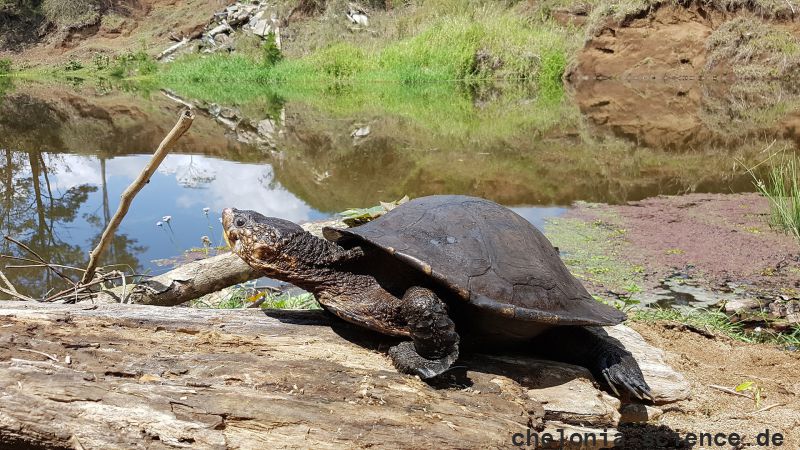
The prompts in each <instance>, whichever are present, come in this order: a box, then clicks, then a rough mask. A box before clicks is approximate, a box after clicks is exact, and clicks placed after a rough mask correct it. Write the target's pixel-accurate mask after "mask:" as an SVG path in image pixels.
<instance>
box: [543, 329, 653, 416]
mask: <svg viewBox="0 0 800 450" xmlns="http://www.w3.org/2000/svg"><path fill="white" fill-rule="evenodd" d="M537 344H538V346H539V348H541V349H542V352H543V353H545V354H546V355H547V356H548V357H549V358H551V359H553V360H556V361H562V362H566V363H571V364H577V365H580V366H583V367H586V368H587V369H589V371H590V372H592V376H594V378H595V379H596V380H597V381H599V382H600V383H601V384H605V385H606V386H607V387H608V388H609V389H610V390H611V391H612V392H614V393H615V394H617V396H619V395H620V394H624V395H628V396H633V397H635V398H637V399H639V400H643V401H647V400H649V401H652V400H653V396H652V393H651V392H650V386H648V385H647V382H646V381H645V380H644V375H643V374H642V370H641V369H640V368H639V364H638V363H637V362H636V359H634V357H633V355H632V354H631V353H630V352H629V351H628V350H626V349H625V348H624V347H623V346H622V344H620V343H619V342H618V341H617V340H616V339H614V338H612V337H610V336H608V334H607V333H606V332H605V331H603V329H602V328H600V327H555V328H552V329H550V330H548V331H546V332H545V333H544V334H543V335H542V336H540V337H539V338H537Z"/></svg>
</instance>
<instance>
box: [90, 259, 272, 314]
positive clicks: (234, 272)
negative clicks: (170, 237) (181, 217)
mask: <svg viewBox="0 0 800 450" xmlns="http://www.w3.org/2000/svg"><path fill="white" fill-rule="evenodd" d="M260 276H262V275H261V274H260V273H259V272H258V271H256V270H254V269H253V268H252V267H250V266H248V265H247V264H246V263H245V262H244V261H242V259H241V258H239V257H238V256H236V255H235V254H233V253H223V254H221V255H217V256H213V257H211V258H206V259H201V260H199V261H192V262H190V263H187V264H184V265H181V266H178V267H176V268H175V269H173V270H170V271H169V272H166V273H164V274H161V275H158V276H155V277H152V278H148V279H146V280H144V281H142V282H140V283H138V284H135V285H128V286H118V287H116V288H114V289H110V290H107V291H102V292H99V293H98V294H97V295H95V296H93V297H90V298H88V299H86V300H85V301H84V302H83V303H86V302H87V301H95V302H100V303H140V304H143V305H157V306H175V305H180V304H181V303H185V302H188V301H189V300H194V299H196V298H199V297H202V296H204V295H206V294H210V293H212V292H217V291H219V290H221V289H224V288H226V287H229V286H233V285H235V284H239V283H244V282H245V281H248V280H254V279H257V278H259V277H260Z"/></svg>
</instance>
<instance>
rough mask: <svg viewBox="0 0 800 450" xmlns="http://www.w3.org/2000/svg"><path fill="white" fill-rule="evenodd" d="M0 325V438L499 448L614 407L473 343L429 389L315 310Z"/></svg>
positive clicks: (56, 315)
mask: <svg viewBox="0 0 800 450" xmlns="http://www.w3.org/2000/svg"><path fill="white" fill-rule="evenodd" d="M0 327H2V329H3V333H2V337H0V391H1V392H3V394H2V395H0V448H20V447H24V446H32V447H45V448H84V449H90V448H98V449H99V448H184V447H187V448H188V447H192V448H220V449H221V448H229V447H232V448H297V447H301V448H353V447H372V446H382V447H386V448H430V447H433V448H452V447H464V448H507V447H509V446H510V445H509V444H510V442H511V439H512V436H513V435H514V434H515V433H523V434H525V433H526V432H527V429H528V427H534V429H535V430H538V431H541V430H543V429H547V430H551V431H553V432H555V429H557V428H564V429H566V430H567V432H569V430H574V431H579V432H582V433H583V432H596V433H600V432H602V431H603V430H602V429H603V428H608V433H609V435H610V436H611V437H612V438H613V436H614V433H615V432H616V431H615V426H616V425H617V424H618V422H619V418H620V415H619V413H618V412H617V409H618V408H619V401H618V400H617V399H615V398H613V397H610V396H608V395H607V394H605V393H604V392H601V391H599V390H597V389H596V387H595V385H594V384H593V382H592V381H591V378H590V375H589V374H588V373H587V371H586V370H585V369H582V368H578V367H574V366H569V365H565V364H558V363H552V362H548V361H539V360H536V359H533V358H530V357H522V356H508V355H506V356H490V355H473V356H471V357H468V358H467V359H466V360H465V361H464V365H465V366H467V367H468V372H467V376H468V378H469V380H470V383H469V384H470V385H469V386H451V387H448V388H438V389H437V388H434V387H432V386H429V385H428V384H426V383H424V382H422V381H421V380H419V379H417V378H416V377H411V376H407V375H402V374H398V373H397V372H396V371H395V370H394V368H393V367H392V365H391V362H390V361H389V359H388V358H387V356H386V355H385V353H384V350H385V349H387V348H388V346H389V345H391V343H392V342H391V340H390V339H389V338H384V337H382V336H379V335H375V334H372V333H370V332H367V331H363V330H361V329H359V328H355V327H350V326H349V325H347V324H345V323H343V322H341V321H338V320H335V319H332V318H330V317H329V316H328V315H326V314H325V313H323V312H320V311H313V312H311V311H309V312H291V311H275V310H269V311H261V310H252V309H249V310H198V309H186V308H179V309H177V308H160V307H153V306H141V305H121V304H101V305H89V304H87V303H81V304H77V305H58V304H36V303H31V302H0ZM633 333H634V334H635V332H633ZM341 336H347V337H348V338H347V339H344V338H342V337H341ZM636 336H638V334H637V335H636ZM617 338H619V337H617ZM638 339H639V340H641V337H638ZM353 341H355V342H357V343H358V344H357V343H354V342H353ZM365 342H369V343H371V345H370V347H371V348H365V347H364V346H362V345H359V344H361V343H365ZM641 343H642V344H643V341H642V342H641ZM626 345H627V343H626ZM643 345H645V346H646V345H647V344H643ZM631 350H632V351H633V352H637V350H636V349H631ZM639 353H641V352H639ZM639 353H635V354H639ZM651 363H652V364H651V365H650V366H651V367H652V366H653V365H657V364H658V361H651ZM661 364H662V365H663V362H662V363H661ZM642 367H643V368H645V369H646V367H647V365H646V364H645V365H643V366H642ZM645 376H646V377H648V382H649V383H650V384H651V386H653V388H654V391H659V390H661V389H662V388H661V387H660V386H659V385H658V383H657V381H658V380H655V379H653V378H651V374H650V373H647V372H646V373H645ZM683 383H684V384H685V382H683ZM543 421H544V425H543ZM598 447H599V445H598Z"/></svg>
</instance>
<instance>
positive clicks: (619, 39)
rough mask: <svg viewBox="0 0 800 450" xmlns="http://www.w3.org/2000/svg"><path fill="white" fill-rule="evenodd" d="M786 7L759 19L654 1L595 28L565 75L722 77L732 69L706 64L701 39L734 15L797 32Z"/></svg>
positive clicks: (756, 14) (705, 5)
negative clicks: (767, 19)
mask: <svg viewBox="0 0 800 450" xmlns="http://www.w3.org/2000/svg"><path fill="white" fill-rule="evenodd" d="M790 7H791V4H789V3H787V5H786V7H785V8H783V7H781V9H780V10H778V11H775V12H773V13H772V14H773V15H774V17H775V18H773V19H772V20H769V21H763V19H762V17H764V13H763V12H761V11H750V10H747V9H738V10H736V11H725V10H721V9H719V8H717V7H715V6H713V5H711V4H710V3H705V2H689V3H688V5H686V6H683V5H676V4H674V3H672V2H661V3H657V2H654V4H653V5H651V8H652V9H651V10H643V11H638V12H632V13H631V14H630V15H628V16H627V17H624V18H622V19H609V20H607V21H606V22H605V23H604V24H603V25H602V26H598V27H596V30H593V33H592V35H591V37H590V39H588V40H587V42H586V44H585V46H584V48H583V50H582V51H581V52H579V54H578V58H577V61H576V63H575V64H574V65H573V67H572V68H571V69H570V71H569V72H568V73H567V78H569V79H570V80H571V81H573V82H580V81H581V80H586V79H607V78H617V79H686V78H702V77H714V78H727V77H729V76H731V74H732V70H733V67H732V64H731V63H730V62H726V61H721V62H720V63H718V64H715V65H714V66H713V67H707V63H708V60H709V50H708V48H707V41H708V38H709V36H711V34H712V32H714V31H715V30H717V29H719V27H720V26H721V25H722V24H723V23H725V22H727V21H729V20H732V19H734V18H752V19H753V20H756V21H757V22H759V23H765V24H766V23H768V24H769V26H772V27H775V29H778V30H785V31H788V32H790V33H791V34H793V35H794V36H800V27H798V26H797V24H796V23H795V22H793V21H792V19H791V18H792V16H793V15H794V10H793V9H790ZM792 8H793V7H792ZM765 26H766V25H765Z"/></svg>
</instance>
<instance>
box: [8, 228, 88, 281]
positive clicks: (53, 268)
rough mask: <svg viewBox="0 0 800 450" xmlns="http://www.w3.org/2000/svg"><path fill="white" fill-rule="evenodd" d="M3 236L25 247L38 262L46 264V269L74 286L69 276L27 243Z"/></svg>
mask: <svg viewBox="0 0 800 450" xmlns="http://www.w3.org/2000/svg"><path fill="white" fill-rule="evenodd" d="M5 238H6V240H7V241H10V242H13V243H15V244H17V245H18V246H20V247H22V248H23V249H25V250H26V251H27V252H28V253H30V254H31V255H33V256H34V257H36V259H38V260H39V262H41V263H42V264H44V265H45V266H47V268H48V269H50V270H52V271H53V273H55V274H56V275H58V276H59V277H60V278H61V279H63V280H64V281H66V282H68V283H69V284H71V285H73V286H75V282H74V281H72V279H70V277H68V276H66V275H64V274H63V273H61V272H60V271H58V270H56V268H55V267H53V266H52V265H51V264H50V263H49V262H47V261H46V260H45V259H44V258H42V257H41V255H39V254H38V253H36V252H35V251H33V250H32V249H31V248H30V247H28V246H27V245H25V244H23V243H22V242H20V241H18V240H16V239H14V238H12V237H11V236H5Z"/></svg>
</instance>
